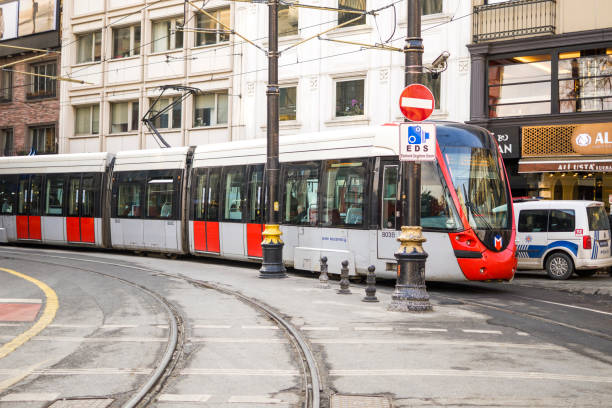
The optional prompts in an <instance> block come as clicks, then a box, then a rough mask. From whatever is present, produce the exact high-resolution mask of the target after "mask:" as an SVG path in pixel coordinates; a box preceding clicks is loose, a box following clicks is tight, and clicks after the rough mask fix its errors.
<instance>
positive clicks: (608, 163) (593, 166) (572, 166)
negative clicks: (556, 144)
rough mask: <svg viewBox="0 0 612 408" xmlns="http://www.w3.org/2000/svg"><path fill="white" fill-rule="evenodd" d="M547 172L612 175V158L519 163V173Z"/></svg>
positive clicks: (524, 161) (551, 159)
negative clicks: (609, 173)
mask: <svg viewBox="0 0 612 408" xmlns="http://www.w3.org/2000/svg"><path fill="white" fill-rule="evenodd" d="M546 171H549V172H570V171H574V172H589V173H592V172H599V173H605V172H611V173H612V157H602V156H580V157H542V158H538V159H535V158H533V159H521V160H520V161H519V169H518V172H519V173H541V172H546Z"/></svg>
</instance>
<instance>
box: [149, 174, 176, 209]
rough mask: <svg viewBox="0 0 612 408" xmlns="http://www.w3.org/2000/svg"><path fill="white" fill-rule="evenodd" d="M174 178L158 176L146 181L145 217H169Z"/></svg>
mask: <svg viewBox="0 0 612 408" xmlns="http://www.w3.org/2000/svg"><path fill="white" fill-rule="evenodd" d="M173 197H174V179H172V178H158V179H152V180H149V182H148V183H147V218H171V217H172V214H173V213H172V204H173Z"/></svg>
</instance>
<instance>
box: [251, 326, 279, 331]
mask: <svg viewBox="0 0 612 408" xmlns="http://www.w3.org/2000/svg"><path fill="white" fill-rule="evenodd" d="M242 328H243V329H245V330H278V326H242Z"/></svg>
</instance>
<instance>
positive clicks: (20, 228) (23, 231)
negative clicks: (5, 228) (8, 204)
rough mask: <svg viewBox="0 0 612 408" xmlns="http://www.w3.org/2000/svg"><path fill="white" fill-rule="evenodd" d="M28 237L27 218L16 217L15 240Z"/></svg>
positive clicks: (22, 216) (24, 216) (25, 216)
mask: <svg viewBox="0 0 612 408" xmlns="http://www.w3.org/2000/svg"><path fill="white" fill-rule="evenodd" d="M28 238H30V235H29V233H28V216H27V215H18V216H17V239H28Z"/></svg>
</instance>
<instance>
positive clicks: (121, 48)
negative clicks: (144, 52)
mask: <svg viewBox="0 0 612 408" xmlns="http://www.w3.org/2000/svg"><path fill="white" fill-rule="evenodd" d="M135 55H140V25H139V24H138V25H133V26H130V27H122V28H113V58H127V57H132V56H135Z"/></svg>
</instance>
